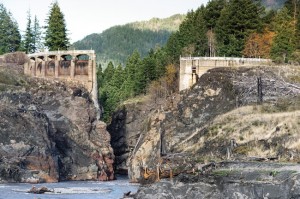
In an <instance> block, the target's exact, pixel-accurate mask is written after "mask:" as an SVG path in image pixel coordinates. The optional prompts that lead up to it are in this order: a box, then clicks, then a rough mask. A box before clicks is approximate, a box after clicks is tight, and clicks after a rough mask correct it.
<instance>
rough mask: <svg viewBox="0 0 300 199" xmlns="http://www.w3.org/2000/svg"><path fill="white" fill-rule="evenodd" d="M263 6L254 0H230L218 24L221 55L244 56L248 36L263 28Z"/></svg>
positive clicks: (217, 30) (217, 31)
mask: <svg viewBox="0 0 300 199" xmlns="http://www.w3.org/2000/svg"><path fill="white" fill-rule="evenodd" d="M262 11H263V10H262V8H261V6H260V5H259V4H257V3H255V2H253V1H252V0H230V1H229V2H228V3H227V5H226V6H225V8H224V9H222V11H221V16H220V18H219V20H218V22H217V25H216V34H217V42H218V55H219V56H237V57H240V56H242V51H243V48H244V45H245V41H246V38H248V36H249V35H250V33H251V32H255V31H257V30H258V29H261V27H262V26H261V25H262V20H261V18H260V17H261V15H262Z"/></svg>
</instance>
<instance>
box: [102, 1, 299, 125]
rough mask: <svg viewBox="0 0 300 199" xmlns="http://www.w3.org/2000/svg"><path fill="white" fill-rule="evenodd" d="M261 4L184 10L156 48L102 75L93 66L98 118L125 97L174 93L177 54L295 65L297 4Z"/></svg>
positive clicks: (225, 3) (219, 3) (217, 4)
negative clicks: (101, 109)
mask: <svg viewBox="0 0 300 199" xmlns="http://www.w3.org/2000/svg"><path fill="white" fill-rule="evenodd" d="M262 3H264V4H265V5H267V6H269V7H268V8H267V9H266V7H264V6H263V4H262ZM262 3H261V2H257V1H253V0H229V1H226V0H211V1H209V2H208V3H207V5H206V6H204V5H202V6H200V7H199V8H198V9H196V10H194V11H193V10H192V11H190V12H188V13H187V15H186V18H185V19H184V21H183V22H182V23H181V24H180V26H179V30H177V31H176V32H173V33H172V34H171V35H170V37H169V39H168V40H167V42H166V45H164V46H162V47H161V48H154V49H152V50H150V51H149V53H148V55H147V56H145V57H143V56H141V54H140V53H139V52H138V51H134V52H133V53H132V55H131V56H129V58H128V59H127V61H126V62H125V64H124V65H116V66H114V65H113V63H109V64H108V66H107V67H105V66H104V68H106V69H105V70H104V71H102V69H101V66H99V71H98V81H99V85H100V89H99V91H100V92H99V93H100V96H99V97H100V101H101V104H102V105H103V106H104V117H103V118H104V120H106V121H109V118H110V114H111V112H112V111H113V110H115V108H116V107H117V106H119V105H120V104H121V103H122V102H124V101H125V100H126V99H129V98H132V97H135V96H139V95H144V94H151V95H153V96H154V98H167V97H168V96H169V95H170V94H171V93H172V92H176V91H177V85H178V83H177V78H178V68H179V57H180V56H221V57H223V56H226V57H252V58H270V59H272V60H273V61H274V62H276V63H294V64H298V63H299V61H300V44H299V41H300V38H299V37H300V34H299V30H300V14H299V11H300V1H298V0H288V1H286V2H285V3H284V5H283V6H282V7H280V6H281V4H282V3H281V2H276V5H275V4H270V2H268V1H264V2H262ZM278 7H280V9H276V10H273V9H271V8H278ZM102 67H103V66H102Z"/></svg>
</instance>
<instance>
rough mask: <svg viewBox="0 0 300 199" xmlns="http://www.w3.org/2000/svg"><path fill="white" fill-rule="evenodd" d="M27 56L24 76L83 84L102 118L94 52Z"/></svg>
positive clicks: (46, 53)
mask: <svg viewBox="0 0 300 199" xmlns="http://www.w3.org/2000/svg"><path fill="white" fill-rule="evenodd" d="M27 56H28V58H29V59H28V60H29V61H28V62H27V63H25V64H24V74H26V75H29V76H31V77H38V78H46V79H57V80H64V81H66V82H75V83H80V84H82V85H83V86H84V87H85V88H86V89H87V90H88V91H89V92H90V94H91V96H92V100H93V101H94V104H95V107H96V109H97V110H98V111H97V112H98V116H97V118H98V119H99V118H100V112H99V110H100V109H99V105H98V97H97V96H98V95H97V76H96V73H97V71H96V54H95V51H94V50H70V51H49V52H40V53H34V54H28V55H27Z"/></svg>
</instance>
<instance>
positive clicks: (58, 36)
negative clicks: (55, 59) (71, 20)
mask: <svg viewBox="0 0 300 199" xmlns="http://www.w3.org/2000/svg"><path fill="white" fill-rule="evenodd" d="M46 24H47V26H46V27H45V28H46V32H45V46H46V47H48V49H49V50H50V51H51V50H66V49H67V48H68V47H69V39H68V36H67V29H66V23H65V19H64V15H63V13H62V12H61V10H60V8H59V6H58V3H57V2H54V3H53V4H52V5H51V8H50V12H49V15H48V18H47V19H46Z"/></svg>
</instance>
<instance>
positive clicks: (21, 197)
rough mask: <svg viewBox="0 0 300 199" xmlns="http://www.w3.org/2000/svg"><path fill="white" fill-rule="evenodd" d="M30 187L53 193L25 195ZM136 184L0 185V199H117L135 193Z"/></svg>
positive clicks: (121, 180)
mask: <svg viewBox="0 0 300 199" xmlns="http://www.w3.org/2000/svg"><path fill="white" fill-rule="evenodd" d="M32 186H35V187H37V188H40V187H42V186H45V187H47V188H48V189H51V190H53V191H54V192H53V193H45V194H31V193H26V191H28V190H30V189H31V188H32ZM138 186H139V185H138V184H132V183H129V182H128V179H127V178H124V177H118V180H114V181H109V182H92V181H79V182H78V181H72V182H59V183H43V184H34V185H32V184H25V183H24V184H16V183H14V184H0V199H49V198H51V199H90V198H93V199H119V198H121V197H123V194H124V193H126V192H129V191H131V193H135V192H136V191H137V189H138Z"/></svg>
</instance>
